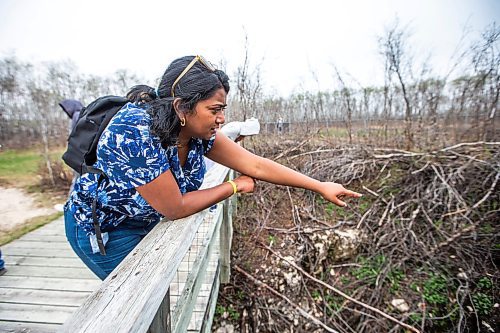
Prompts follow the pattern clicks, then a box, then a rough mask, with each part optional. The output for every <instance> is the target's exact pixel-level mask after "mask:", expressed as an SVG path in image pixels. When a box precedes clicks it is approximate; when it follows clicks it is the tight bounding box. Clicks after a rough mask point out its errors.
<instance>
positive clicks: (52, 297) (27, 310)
mask: <svg viewBox="0 0 500 333" xmlns="http://www.w3.org/2000/svg"><path fill="white" fill-rule="evenodd" d="M2 255H3V256H5V264H6V268H7V272H6V273H5V275H3V276H0V332H55V331H56V330H57V329H58V327H59V326H60V325H61V324H62V323H64V321H65V320H66V318H67V317H68V316H69V315H70V314H71V313H73V312H74V311H75V310H76V309H77V308H78V307H79V306H80V305H81V304H82V303H83V301H84V300H85V299H86V298H87V297H88V296H89V295H90V293H92V292H93V291H94V290H96V289H97V288H98V287H99V285H100V284H101V280H99V279H98V278H97V277H96V276H95V275H94V274H93V273H92V272H91V271H90V270H89V269H88V268H87V267H86V266H85V265H84V264H83V263H82V262H81V260H80V259H79V258H78V257H77V256H76V255H75V254H74V252H73V250H72V249H71V247H70V245H69V243H68V241H67V240H66V237H65V235H64V221H63V219H62V218H60V219H57V220H56V221H54V222H52V223H49V224H47V225H45V226H43V227H42V228H40V229H37V230H35V231H33V232H31V233H29V234H26V235H24V236H23V237H21V238H19V239H18V240H15V241H13V242H11V243H9V244H7V245H4V246H2Z"/></svg>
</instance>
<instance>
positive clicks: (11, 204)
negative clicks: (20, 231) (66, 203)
mask: <svg viewBox="0 0 500 333" xmlns="http://www.w3.org/2000/svg"><path fill="white" fill-rule="evenodd" d="M55 212H56V210H55V209H54V208H41V207H37V205H36V203H35V200H34V198H33V196H31V195H29V194H27V193H25V192H24V191H22V190H20V189H17V188H3V187H0V234H1V233H6V232H9V231H10V230H13V229H14V228H16V227H18V226H20V225H22V224H23V223H24V222H26V220H28V219H30V218H33V217H36V216H43V215H49V214H53V213H55Z"/></svg>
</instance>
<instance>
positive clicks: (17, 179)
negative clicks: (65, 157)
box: [0, 148, 63, 187]
mask: <svg viewBox="0 0 500 333" xmlns="http://www.w3.org/2000/svg"><path fill="white" fill-rule="evenodd" d="M62 152H63V151H62V149H61V148H59V149H54V150H53V151H52V152H51V153H50V157H51V158H52V159H54V160H57V159H60V158H61V156H62ZM43 161H44V159H43V156H42V153H41V151H40V150H35V149H29V150H5V151H2V152H0V184H8V185H13V186H16V187H26V186H29V185H33V184H34V183H35V182H36V178H37V172H38V169H39V167H40V165H41V164H42V163H43Z"/></svg>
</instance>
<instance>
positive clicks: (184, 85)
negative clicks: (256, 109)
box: [127, 56, 229, 148]
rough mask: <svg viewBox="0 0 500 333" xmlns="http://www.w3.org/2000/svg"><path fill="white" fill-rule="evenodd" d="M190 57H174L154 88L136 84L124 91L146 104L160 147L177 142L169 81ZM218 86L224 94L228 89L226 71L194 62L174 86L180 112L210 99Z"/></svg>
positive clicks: (176, 122)
mask: <svg viewBox="0 0 500 333" xmlns="http://www.w3.org/2000/svg"><path fill="white" fill-rule="evenodd" d="M193 58H194V56H186V57H182V58H179V59H176V60H174V61H173V62H172V63H171V64H170V66H168V68H167V70H166V71H165V73H164V74H163V76H162V78H161V81H160V84H159V85H158V89H157V90H156V91H155V90H154V89H153V88H151V87H149V86H146V85H139V86H134V87H133V88H132V89H131V90H130V91H129V92H128V93H127V98H128V99H129V100H130V101H132V102H134V103H148V104H149V108H148V113H149V115H150V116H151V120H152V123H151V133H153V134H154V135H156V136H158V137H159V138H160V140H161V144H162V147H163V148H167V147H169V146H173V145H175V144H176V143H177V138H178V136H179V132H180V130H181V125H180V119H179V117H178V116H177V114H176V112H175V110H174V106H173V101H174V98H173V97H172V93H171V90H172V84H173V83H174V81H175V80H176V79H177V77H178V76H179V75H180V74H181V72H182V71H183V70H184V69H185V68H186V67H187V66H188V65H189V63H190V62H191V61H192V60H193ZM221 88H224V90H225V91H226V93H228V92H229V78H228V76H227V75H226V73H224V72H223V71H221V70H215V71H211V70H209V69H208V68H206V67H205V66H204V65H203V64H201V63H200V62H196V63H195V64H194V66H193V67H192V68H190V69H189V71H188V72H187V73H186V74H185V75H184V76H183V77H182V78H181V79H180V81H179V82H177V84H176V85H175V98H181V103H180V105H179V108H180V110H181V111H182V112H185V113H192V112H194V109H195V107H196V104H197V103H198V102H199V101H203V100H206V99H208V98H211V97H212V96H213V95H214V94H215V92H216V91H217V90H219V89H221Z"/></svg>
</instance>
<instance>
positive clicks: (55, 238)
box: [21, 231, 68, 243]
mask: <svg viewBox="0 0 500 333" xmlns="http://www.w3.org/2000/svg"><path fill="white" fill-rule="evenodd" d="M62 232H63V233H62V234H61V235H36V234H35V235H34V234H32V233H28V234H26V235H24V236H23V237H22V238H21V239H22V240H25V241H27V240H30V241H37V242H61V243H67V242H68V239H67V238H66V236H65V235H64V231H62Z"/></svg>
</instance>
